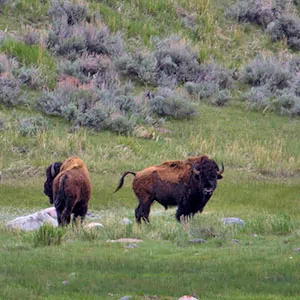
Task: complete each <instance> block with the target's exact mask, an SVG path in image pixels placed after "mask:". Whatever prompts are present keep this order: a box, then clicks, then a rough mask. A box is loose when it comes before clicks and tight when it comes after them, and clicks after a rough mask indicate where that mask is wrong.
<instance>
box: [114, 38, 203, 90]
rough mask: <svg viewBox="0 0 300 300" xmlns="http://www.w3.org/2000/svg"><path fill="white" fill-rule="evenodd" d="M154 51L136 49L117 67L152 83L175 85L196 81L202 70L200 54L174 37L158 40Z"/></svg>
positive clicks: (167, 85)
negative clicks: (199, 60)
mask: <svg viewBox="0 0 300 300" xmlns="http://www.w3.org/2000/svg"><path fill="white" fill-rule="evenodd" d="M154 42H155V44H156V50H155V51H154V52H153V53H145V52H143V51H136V52H135V53H133V54H130V55H127V56H123V57H121V58H120V59H119V60H118V61H117V62H116V67H117V69H118V70H119V71H121V72H123V73H124V74H125V75H126V76H128V77H130V78H132V79H135V80H139V81H141V82H143V83H148V84H151V85H157V86H165V87H174V86H175V85H176V84H177V83H181V82H186V81H193V80H195V79H196V78H197V77H198V73H199V71H200V67H199V63H198V60H197V55H196V54H195V53H193V51H192V50H191V49H190V47H189V46H188V45H186V44H183V43H182V42H180V40H179V38H177V37H175V36H171V37H169V38H167V39H164V40H159V39H155V40H154Z"/></svg>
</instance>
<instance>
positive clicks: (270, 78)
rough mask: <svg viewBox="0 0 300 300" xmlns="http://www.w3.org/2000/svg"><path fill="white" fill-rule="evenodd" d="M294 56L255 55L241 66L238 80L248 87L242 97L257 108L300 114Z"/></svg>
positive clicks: (296, 69) (253, 107)
mask: <svg viewBox="0 0 300 300" xmlns="http://www.w3.org/2000/svg"><path fill="white" fill-rule="evenodd" d="M297 62H298V60H295V59H294V60H291V61H285V60H284V58H282V59H279V58H278V57H267V58H263V57H256V58H255V59H253V60H252V61H250V62H249V64H248V65H247V66H246V67H245V68H244V69H243V70H242V74H241V77H240V80H241V82H243V83H245V84H247V85H249V86H250V87H251V89H250V91H247V92H246V93H244V96H243V98H244V99H245V100H246V101H247V103H248V106H249V107H250V108H252V109H257V110H272V111H276V112H279V113H281V114H285V115H289V116H299V115H300V110H299V107H300V94H299V91H298V83H299V77H298V67H297V64H298V63H297Z"/></svg>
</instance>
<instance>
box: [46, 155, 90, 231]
mask: <svg viewBox="0 0 300 300" xmlns="http://www.w3.org/2000/svg"><path fill="white" fill-rule="evenodd" d="M46 177H47V179H46V181H45V184H44V193H45V194H46V195H47V196H48V197H49V200H50V204H53V202H54V206H55V209H56V213H57V221H58V224H59V225H67V224H69V223H70V221H71V214H73V220H75V219H76V218H77V217H78V216H80V217H81V220H83V219H84V218H85V215H86V213H87V210H88V203H89V200H90V197H91V183H90V180H89V175H88V170H87V168H86V166H85V165H84V163H83V161H82V160H81V159H80V158H78V157H76V156H73V157H70V158H68V159H67V160H66V161H65V162H64V163H63V164H62V163H58V162H56V163H53V164H52V165H51V166H49V167H48V168H47V170H46Z"/></svg>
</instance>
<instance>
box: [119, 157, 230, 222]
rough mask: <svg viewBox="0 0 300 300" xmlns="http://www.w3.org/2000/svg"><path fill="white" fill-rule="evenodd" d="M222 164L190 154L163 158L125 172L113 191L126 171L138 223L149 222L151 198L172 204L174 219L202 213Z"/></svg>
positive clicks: (168, 204) (121, 180)
mask: <svg viewBox="0 0 300 300" xmlns="http://www.w3.org/2000/svg"><path fill="white" fill-rule="evenodd" d="M223 172H224V165H223V164H222V169H221V170H220V169H219V167H218V165H217V164H216V163H215V162H214V161H213V160H211V159H209V158H208V157H207V156H196V157H190V158H188V159H186V160H183V161H182V160H175V161H167V162H164V163H162V164H160V165H157V166H151V167H148V168H146V169H143V170H141V171H139V172H137V173H134V172H131V171H127V172H125V173H124V174H123V175H122V177H121V179H120V183H119V186H118V187H117V189H116V190H115V192H117V191H118V190H119V189H120V188H121V187H122V185H123V183H124V177H125V176H126V175H127V174H132V175H134V179H133V182H132V188H133V191H134V193H135V195H136V197H137V198H138V200H139V204H138V207H137V208H136V209H135V217H136V221H137V222H138V223H140V222H141V219H143V220H144V221H146V222H149V213H150V207H151V204H152V203H153V201H154V200H156V201H157V202H159V203H160V204H161V205H163V206H164V207H165V208H166V209H167V208H168V206H174V205H175V206H176V205H177V207H178V208H177V212H176V218H177V220H178V221H180V220H181V217H182V216H183V218H184V219H186V218H188V217H190V216H193V215H194V214H195V213H197V212H202V211H203V208H204V206H205V205H206V203H207V202H208V200H209V199H210V197H211V196H212V194H213V192H214V190H215V189H216V187H217V180H218V179H221V178H222V175H221V174H222V173H223Z"/></svg>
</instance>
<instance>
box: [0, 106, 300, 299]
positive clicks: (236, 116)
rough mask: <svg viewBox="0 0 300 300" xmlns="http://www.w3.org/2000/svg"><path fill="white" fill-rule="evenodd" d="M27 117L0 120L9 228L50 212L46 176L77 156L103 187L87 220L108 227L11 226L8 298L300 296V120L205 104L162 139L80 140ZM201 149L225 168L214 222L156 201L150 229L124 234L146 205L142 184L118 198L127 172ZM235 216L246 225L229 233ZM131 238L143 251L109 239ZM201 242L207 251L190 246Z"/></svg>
mask: <svg viewBox="0 0 300 300" xmlns="http://www.w3.org/2000/svg"><path fill="white" fill-rule="evenodd" d="M28 114H32V112H28V111H26V110H19V109H17V110H14V112H13V113H12V110H11V109H8V108H3V110H2V111H1V113H0V118H1V119H2V120H4V126H5V127H6V130H2V131H1V132H0V146H1V147H0V148H1V161H0V165H1V171H2V177H3V178H2V182H1V184H0V193H1V201H2V202H1V203H2V205H1V209H0V215H1V216H2V217H1V219H2V222H1V224H5V222H6V221H8V220H11V219H13V218H15V217H17V216H19V215H24V214H29V213H32V212H34V211H37V210H39V209H43V208H46V207H48V206H49V204H48V199H47V197H46V196H45V195H43V193H42V189H43V182H44V176H45V175H44V172H45V168H46V167H47V166H48V165H49V164H50V163H51V162H52V161H57V160H63V159H64V158H65V157H67V156H68V155H71V154H74V153H76V154H78V155H80V156H81V157H82V158H83V159H84V161H85V162H86V163H87V166H88V168H89V170H90V173H91V180H92V184H93V194H92V199H91V203H90V212H91V215H89V216H88V217H87V222H91V221H100V222H101V223H102V224H103V225H104V228H102V229H100V230H94V231H89V230H87V229H80V228H77V229H76V228H72V227H71V226H70V227H69V228H68V229H67V230H66V231H59V230H57V229H47V228H42V229H41V230H40V231H37V232H34V233H22V232H8V231H6V230H5V229H4V226H3V225H1V226H2V227H1V229H0V231H1V234H0V236H1V238H0V242H1V245H2V246H1V247H0V266H1V267H0V285H1V286H3V288H2V289H1V293H0V298H1V297H2V298H4V299H16V298H18V297H20V295H22V297H23V298H24V299H33V298H34V299H61V298H63V299H112V298H113V299H119V298H121V297H122V296H124V295H131V296H132V299H151V297H154V299H155V297H157V299H177V298H179V297H180V296H181V295H184V294H193V293H194V294H195V295H197V296H198V297H200V299H230V298H231V299H232V297H234V298H235V299H297V297H298V296H297V295H298V294H299V287H298V281H299V274H298V273H299V272H298V267H297V265H298V264H299V259H300V257H299V255H298V253H297V252H295V251H294V250H295V249H296V248H298V246H299V244H298V239H299V230H298V228H299V225H300V218H299V213H298V202H299V201H298V200H299V180H300V177H299V169H298V166H299V161H300V157H299V153H298V152H299V151H298V149H299V148H300V145H299V139H297V138H296V137H297V133H298V132H299V126H300V121H299V120H296V119H289V118H286V117H281V116H276V115H273V114H259V113H254V112H245V111H244V110H243V109H241V108H239V107H233V106H231V107H227V108H222V109H220V108H215V107H211V106H207V105H201V107H200V110H199V115H198V116H197V117H196V118H195V119H192V120H190V121H188V122H179V121H171V122H167V123H166V124H165V126H166V127H167V128H169V129H170V130H171V133H168V134H161V133H159V132H156V139H154V140H144V139H139V138H135V137H132V136H128V137H126V136H118V135H116V134H112V133H110V132H100V133H97V134H95V133H92V132H88V131H86V130H79V131H77V132H76V133H70V132H69V125H68V124H67V123H66V122H65V121H62V120H61V119H60V118H56V117H46V118H47V119H48V121H49V124H50V127H49V130H48V131H47V132H41V133H38V134H37V135H36V136H33V137H23V136H21V135H20V134H19V133H18V131H17V130H16V129H15V125H14V124H15V120H16V119H17V118H19V117H21V116H27V115H28ZM20 148H24V149H26V151H25V152H23V151H19V149H20ZM198 153H206V154H208V155H210V156H212V157H213V158H215V159H216V160H217V162H218V163H220V162H221V161H223V162H224V164H225V173H224V178H223V179H222V180H221V181H219V184H218V188H217V190H216V191H215V193H214V196H213V197H212V199H211V200H210V201H209V203H208V204H207V206H206V208H205V210H204V213H203V214H201V215H197V216H196V217H195V218H194V219H193V220H192V221H191V222H190V223H189V224H187V225H185V226H182V225H180V224H178V223H177V222H176V220H175V217H174V215H175V209H169V210H167V211H165V210H164V208H162V207H161V206H160V205H158V204H154V205H153V208H152V210H151V214H150V220H151V225H150V226H145V225H143V226H138V225H137V224H135V223H134V222H133V224H131V225H128V226H120V223H119V222H120V221H121V220H122V219H123V218H124V217H128V218H130V219H131V220H134V208H135V207H136V205H137V199H136V198H135V196H134V194H133V192H132V189H131V181H132V178H129V177H128V178H126V181H125V184H124V187H123V188H122V189H121V190H120V191H119V192H118V193H116V194H113V193H112V192H113V191H114V189H115V188H116V186H117V184H118V181H119V178H120V175H121V174H122V173H123V172H124V171H125V170H133V171H138V170H140V169H142V168H144V167H147V166H149V165H151V164H158V163H160V162H162V161H164V160H168V159H182V158H184V157H186V156H188V155H193V154H198ZM224 217H239V218H241V219H243V220H244V221H245V222H246V225H245V226H244V227H238V226H229V227H225V226H224V225H223V223H222V219H223V218H224ZM124 237H131V238H140V239H143V242H142V243H138V245H137V247H136V248H126V246H125V245H123V244H122V245H120V244H118V243H107V242H106V241H107V240H112V239H118V238H124ZM197 238H204V239H205V240H206V243H204V244H192V243H189V240H190V239H197ZM48 245H50V246H48ZM158 279H159V280H158ZM64 281H67V284H65V285H64V284H63V282H64ZM155 295H156V296H155Z"/></svg>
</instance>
